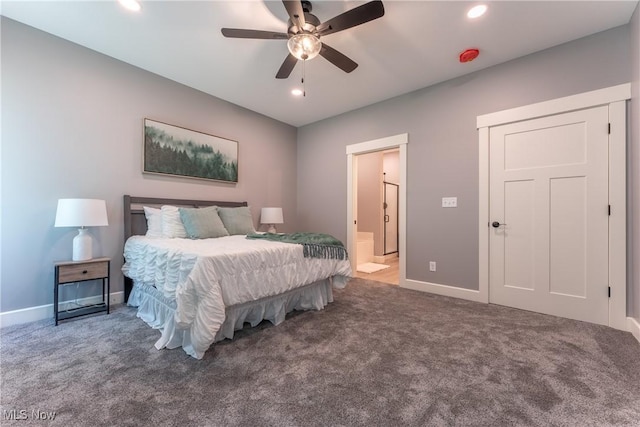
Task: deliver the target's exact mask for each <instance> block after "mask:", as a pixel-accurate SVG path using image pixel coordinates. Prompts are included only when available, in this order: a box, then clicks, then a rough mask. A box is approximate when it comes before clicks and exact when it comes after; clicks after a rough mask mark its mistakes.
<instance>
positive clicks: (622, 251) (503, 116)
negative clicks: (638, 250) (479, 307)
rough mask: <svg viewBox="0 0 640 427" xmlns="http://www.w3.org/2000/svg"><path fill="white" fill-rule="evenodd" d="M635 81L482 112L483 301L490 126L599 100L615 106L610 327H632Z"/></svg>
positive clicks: (482, 291) (483, 292) (484, 295)
mask: <svg viewBox="0 0 640 427" xmlns="http://www.w3.org/2000/svg"><path fill="white" fill-rule="evenodd" d="M630 98H631V84H630V83H625V84H621V85H617V86H612V87H609V88H604V89H598V90H595V91H591V92H585V93H582V94H578V95H572V96H568V97H564V98H558V99H554V100H550V101H545V102H539V103H536V104H531V105H527V106H522V107H517V108H513V109H509V110H503V111H499V112H496V113H491V114H486V115H482V116H478V117H477V127H478V150H479V151H478V154H479V156H478V158H479V203H478V209H479V211H478V243H479V254H478V256H479V277H478V283H479V284H478V290H479V297H480V300H481V301H482V302H486V303H488V302H489V230H490V227H489V221H490V219H489V128H490V127H492V126H498V125H502V124H507V123H513V122H517V121H521V120H530V119H535V118H539V117H544V116H549V115H555V114H560V113H566V112H570V111H575V110H581V109H585V108H591V107H596V106H599V105H608V106H609V122H610V125H611V133H610V134H609V202H610V205H611V216H610V217H609V260H608V261H609V286H610V287H611V297H610V298H609V326H611V327H613V328H616V329H621V330H627V320H626V304H627V295H626V294H627V280H626V278H627V271H626V270H627V248H626V244H627V242H626V226H627V224H626V222H627V218H626V212H627V207H626V191H627V190H626V139H627V136H626V135H627V123H626V119H627V117H626V100H628V99H630Z"/></svg>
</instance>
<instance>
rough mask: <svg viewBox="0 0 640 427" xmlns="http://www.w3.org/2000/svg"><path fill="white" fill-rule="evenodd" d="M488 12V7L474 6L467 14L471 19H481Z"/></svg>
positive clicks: (483, 5)
mask: <svg viewBox="0 0 640 427" xmlns="http://www.w3.org/2000/svg"><path fill="white" fill-rule="evenodd" d="M486 11H487V5H485V4H479V5H477V6H473V7H472V8H471V9H469V11H468V12H467V17H468V18H470V19H475V18H479V17H481V16H482V15H484V13H485V12H486Z"/></svg>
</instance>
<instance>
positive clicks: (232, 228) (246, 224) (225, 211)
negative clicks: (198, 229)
mask: <svg viewBox="0 0 640 427" xmlns="http://www.w3.org/2000/svg"><path fill="white" fill-rule="evenodd" d="M218 215H220V219H221V220H222V223H223V224H224V228H226V229H227V231H228V232H229V234H231V235H234V234H252V233H255V232H256V230H255V229H254V228H253V217H251V210H250V209H249V207H247V206H241V207H239V208H220V207H219V208H218Z"/></svg>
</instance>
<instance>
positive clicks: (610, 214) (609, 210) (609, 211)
mask: <svg viewBox="0 0 640 427" xmlns="http://www.w3.org/2000/svg"><path fill="white" fill-rule="evenodd" d="M609 216H611V205H609Z"/></svg>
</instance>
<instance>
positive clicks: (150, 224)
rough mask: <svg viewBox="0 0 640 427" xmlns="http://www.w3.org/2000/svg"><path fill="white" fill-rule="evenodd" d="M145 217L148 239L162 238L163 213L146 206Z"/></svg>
mask: <svg viewBox="0 0 640 427" xmlns="http://www.w3.org/2000/svg"><path fill="white" fill-rule="evenodd" d="M143 208H144V216H145V218H147V234H146V236H147V237H162V211H161V210H160V209H156V208H150V207H148V206H144V207H143Z"/></svg>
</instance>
